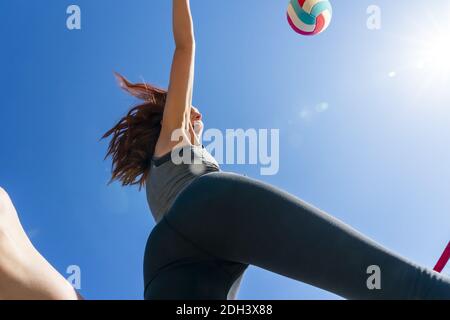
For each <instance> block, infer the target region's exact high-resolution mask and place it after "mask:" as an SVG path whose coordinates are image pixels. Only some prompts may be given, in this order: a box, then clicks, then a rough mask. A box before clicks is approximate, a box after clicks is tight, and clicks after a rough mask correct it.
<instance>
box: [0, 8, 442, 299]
mask: <svg viewBox="0 0 450 320" xmlns="http://www.w3.org/2000/svg"><path fill="white" fill-rule="evenodd" d="M170 2H171V1H168V0H133V1H118V0H108V1H106V0H96V1H90V0H75V1H66V0H60V1H52V0H39V1H28V0H4V1H1V2H0V16H1V19H0V39H2V44H1V50H0V61H1V71H2V76H1V79H0V84H1V105H0V120H1V125H0V150H1V151H0V185H1V186H2V187H4V188H5V189H6V190H7V191H8V192H9V193H10V195H11V197H12V198H13V200H14V202H15V204H16V207H17V209H18V211H19V214H20V217H21V219H22V221H23V224H24V226H25V228H26V230H27V232H28V234H29V235H30V237H31V239H32V241H33V243H34V244H35V245H36V247H37V248H38V249H39V250H40V251H41V252H42V253H43V255H45V256H46V257H47V258H48V260H49V261H50V262H51V263H52V264H54V265H55V267H56V268H57V269H58V270H59V271H60V272H61V273H63V274H65V272H66V268H67V267H68V266H69V265H78V266H80V268H81V272H82V282H81V285H82V289H81V293H82V294H83V295H85V297H87V298H90V299H109V298H112V299H141V298H142V296H143V293H142V292H143V281H142V257H143V251H144V246H145V242H146V239H147V236H148V234H149V232H150V231H151V229H152V227H153V226H154V222H153V220H152V218H151V215H150V212H149V210H148V207H147V203H146V198H145V193H144V192H138V190H137V188H121V187H120V186H119V185H118V184H113V185H111V186H107V185H106V184H107V181H108V179H109V173H110V162H109V161H103V157H104V154H105V150H106V142H104V141H99V138H100V137H101V135H102V133H104V132H105V131H106V130H107V129H109V127H110V126H111V125H112V124H113V123H114V122H115V121H117V120H118V119H119V117H120V116H121V115H123V114H124V113H125V112H126V111H127V109H128V108H129V107H130V106H131V105H132V104H133V103H135V102H136V101H135V100H133V98H131V97H128V96H126V95H125V94H124V93H122V92H121V91H120V90H119V89H118V88H117V86H116V82H115V79H114V78H113V75H112V72H113V71H114V70H115V71H119V72H121V73H122V74H124V75H125V76H127V77H129V79H130V80H132V81H140V80H142V79H145V80H146V81H148V82H152V83H154V84H157V85H160V86H164V87H165V86H167V83H168V77H169V70H170V63H171V58H172V52H173V42H172V37H171V21H170V18H171V11H170V8H171V6H170ZM191 2H192V12H193V16H194V20H195V27H196V38H197V61H196V83H195V93H194V104H195V105H196V106H197V107H198V108H199V109H200V110H201V111H202V113H203V115H204V119H205V123H206V127H207V128H219V129H222V130H225V129H227V128H243V129H248V128H256V129H259V128H267V129H271V128H275V129H280V170H279V173H278V174H277V175H274V176H260V175H259V167H258V166H255V165H245V166H243V165H226V166H224V169H225V170H227V171H236V172H239V173H245V174H247V175H249V176H251V177H254V178H257V179H261V180H264V181H266V182H269V183H272V184H274V185H276V186H278V187H280V188H282V189H285V190H287V191H288V192H290V193H292V194H294V195H296V196H298V197H300V198H302V199H304V200H306V201H308V202H310V203H312V204H314V205H315V206H317V207H320V208H321V209H323V210H325V211H327V212H329V213H331V214H333V215H335V216H336V217H338V218H339V219H341V220H343V221H345V222H346V223H348V224H350V225H352V226H353V227H355V228H356V229H358V230H359V231H361V232H363V233H365V234H366V235H368V236H369V237H371V238H373V239H375V240H376V241H378V242H379V243H381V244H383V245H385V246H387V247H389V248H390V249H392V250H394V251H396V252H398V253H400V254H401V255H403V256H406V257H408V258H410V259H412V260H414V261H416V262H418V263H420V264H423V265H425V266H428V267H432V266H433V265H434V263H435V262H436V260H437V258H438V257H439V255H440V253H441V251H442V250H443V248H444V246H445V245H446V244H447V242H448V241H449V240H450V197H449V190H450V166H449V163H450V148H449V143H450V125H449V124H450V109H449V108H450V91H448V87H449V84H450V81H449V79H450V77H449V76H448V74H449V73H448V71H449V70H450V68H449V65H450V64H449V62H448V61H447V57H448V56H450V49H449V45H448V44H447V45H445V41H448V39H449V35H450V34H449V32H450V28H449V26H448V23H449V22H448V21H450V19H449V14H450V6H449V3H448V1H446V0H434V1H410V0H397V1H391V0H370V1H367V0H352V1H332V4H333V7H334V16H333V21H332V23H331V26H330V28H329V29H328V30H327V31H326V32H325V33H323V34H321V35H319V36H316V37H311V38H307V37H304V36H300V35H297V34H296V33H294V32H293V31H292V30H291V29H290V27H289V26H288V24H287V21H286V17H285V14H286V9H287V3H288V1H278V0H260V1H257V2H255V1H241V0H228V1H200V0H192V1H191ZM70 4H77V5H79V6H80V8H81V17H82V29H81V30H73V31H69V30H68V29H67V28H66V18H67V14H66V8H67V7H68V6H69V5H70ZM369 5H377V6H379V7H380V9H381V18H382V20H381V29H380V30H369V29H368V28H367V25H366V22H367V19H368V17H369V15H368V14H367V13H366V10H367V8H368V6H369ZM442 35H444V37H442V38H441V36H442ZM447 53H449V54H448V55H447ZM318 106H319V107H318ZM448 270H449V269H447V272H448ZM239 298H240V299H336V298H338V297H336V296H334V295H333V294H330V293H327V292H324V291H322V290H319V289H316V288H313V287H310V286H307V285H304V284H302V283H299V282H296V281H294V280H291V279H288V278H285V277H282V276H279V275H277V274H273V273H270V272H268V271H265V270H262V269H259V268H256V267H250V268H249V270H248V271H247V273H246V276H245V278H244V281H243V283H242V287H241V290H240V295H239Z"/></svg>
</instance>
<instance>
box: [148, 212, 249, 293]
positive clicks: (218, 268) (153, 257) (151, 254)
mask: <svg viewBox="0 0 450 320" xmlns="http://www.w3.org/2000/svg"><path fill="white" fill-rule="evenodd" d="M247 267H248V266H247V265H244V264H241V263H238V262H234V261H227V260H224V259H221V258H218V257H215V256H214V255H211V254H209V253H208V252H205V251H204V250H202V249H201V248H199V247H197V246H196V245H195V244H193V243H192V242H190V240H189V239H187V238H185V237H184V236H182V235H181V234H179V233H178V232H177V231H176V230H175V229H173V228H172V227H171V225H170V224H169V223H168V221H167V220H166V219H165V218H163V219H162V220H161V221H160V222H159V223H158V224H157V225H156V226H155V228H154V229H153V230H152V232H151V234H150V236H149V239H148V242H147V246H146V250H145V257H144V280H145V281H144V282H145V299H148V300H161V299H163V300H166V299H183V300H196V299H208V300H211V299H227V298H230V294H232V293H233V292H231V291H233V290H231V289H236V288H235V287H236V286H233V284H235V283H236V282H237V280H238V278H239V277H240V276H241V275H242V274H243V272H244V271H245V269H246V268H247ZM231 298H233V297H231Z"/></svg>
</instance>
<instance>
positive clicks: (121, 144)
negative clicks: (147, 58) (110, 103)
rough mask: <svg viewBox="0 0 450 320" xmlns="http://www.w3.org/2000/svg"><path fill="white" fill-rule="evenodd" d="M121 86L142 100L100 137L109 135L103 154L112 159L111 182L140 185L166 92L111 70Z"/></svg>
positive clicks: (159, 120) (161, 114)
mask: <svg viewBox="0 0 450 320" xmlns="http://www.w3.org/2000/svg"><path fill="white" fill-rule="evenodd" d="M115 76H116V78H117V80H118V81H119V84H120V86H121V87H122V89H124V90H125V91H127V92H128V93H129V94H131V95H132V96H134V97H137V98H139V99H140V100H142V101H144V102H143V103H141V104H139V105H137V106H135V107H133V108H132V109H131V110H130V111H129V112H128V113H127V115H126V116H124V117H123V118H122V119H120V120H119V122H118V123H117V124H116V125H115V126H114V127H112V128H111V129H110V130H109V131H108V132H106V133H105V134H104V135H103V137H102V139H106V138H108V137H111V140H110V142H109V147H108V151H107V154H106V157H105V159H106V158H107V157H109V156H111V158H112V176H111V181H110V182H113V181H115V180H118V181H120V182H121V183H122V185H123V186H127V185H139V188H141V187H142V186H143V185H144V184H145V181H146V179H147V176H148V174H149V171H150V159H151V158H152V156H153V154H154V152H155V146H156V143H157V141H158V138H159V135H160V132H161V121H162V117H163V112H164V106H165V103H166V98H167V91H166V90H163V89H160V88H157V87H155V86H152V85H150V84H147V83H135V84H133V83H131V82H129V81H128V80H127V79H126V78H124V77H123V76H121V75H120V74H118V73H115Z"/></svg>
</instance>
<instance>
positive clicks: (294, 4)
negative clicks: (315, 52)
mask: <svg viewBox="0 0 450 320" xmlns="http://www.w3.org/2000/svg"><path fill="white" fill-rule="evenodd" d="M332 14H333V9H332V6H331V3H330V1H328V0H291V1H290V3H289V7H288V12H287V19H288V21H289V24H290V26H291V27H292V29H294V31H295V32H297V33H299V34H302V35H306V36H312V35H316V34H319V33H321V32H323V31H325V30H326V29H327V28H328V26H329V25H330V22H331V17H332Z"/></svg>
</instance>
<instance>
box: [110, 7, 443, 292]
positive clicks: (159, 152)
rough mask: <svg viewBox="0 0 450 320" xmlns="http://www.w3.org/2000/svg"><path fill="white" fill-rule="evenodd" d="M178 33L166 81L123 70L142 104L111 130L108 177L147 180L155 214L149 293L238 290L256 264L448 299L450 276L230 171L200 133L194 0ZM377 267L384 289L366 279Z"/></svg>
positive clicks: (332, 282)
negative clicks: (154, 82) (161, 84)
mask: <svg viewBox="0 0 450 320" xmlns="http://www.w3.org/2000/svg"><path fill="white" fill-rule="evenodd" d="M173 32H174V38H175V44H176V50H175V54H174V57H173V65H172V70H171V76H170V85H169V89H168V92H167V93H166V92H165V91H163V90H161V89H157V88H155V87H153V86H151V85H148V84H131V83H130V82H128V81H127V80H126V79H125V78H123V77H121V76H120V75H117V76H118V79H119V81H120V84H121V85H122V87H123V88H124V89H125V90H127V91H128V92H129V93H131V94H132V95H134V96H136V97H139V98H141V99H143V100H145V103H144V104H142V105H140V106H138V107H135V108H134V109H132V110H131V111H130V113H129V114H128V115H127V116H126V117H124V118H123V119H121V121H120V122H119V123H118V124H117V125H116V126H115V127H114V128H112V129H111V130H110V131H109V132H107V133H106V134H105V136H104V137H105V138H106V137H110V136H111V137H112V139H111V142H110V146H109V152H108V155H111V156H112V159H113V175H112V179H113V180H119V181H121V182H122V184H123V185H132V184H139V185H140V186H144V185H145V186H146V189H147V198H148V202H149V206H150V209H151V212H152V214H153V216H154V218H155V220H156V222H157V225H156V226H155V228H154V229H153V231H152V232H151V234H150V236H149V239H148V243H147V247H146V251H145V260H144V278H145V298H146V299H226V298H229V299H232V298H234V297H235V295H236V292H237V289H238V287H239V283H240V280H241V278H242V275H243V273H244V271H245V269H246V268H247V267H248V265H250V264H252V265H255V266H258V267H261V268H264V269H267V270H270V271H273V272H276V273H278V274H281V275H284V276H287V277H290V278H292V279H296V280H298V281H302V282H306V283H308V284H311V285H315V286H317V287H320V288H322V289H325V290H328V291H331V292H334V293H336V294H338V295H340V296H342V297H345V298H353V299H392V298H401V299H403V298H404V299H427V298H429V299H438V298H450V279H448V278H444V277H443V276H441V275H439V274H437V273H436V272H434V271H431V270H427V269H425V268H421V267H419V266H417V265H415V264H413V263H411V262H409V261H407V260H405V259H403V258H401V257H399V256H397V255H395V254H393V253H391V252H389V251H388V250H386V249H384V248H383V247H381V246H380V245H378V244H376V243H374V242H373V241H371V240H369V239H368V238H366V237H365V236H363V235H361V234H359V233H357V232H356V231H354V230H352V229H351V228H349V227H348V226H346V225H344V224H343V223H341V222H340V221H337V220H336V219H334V218H332V217H331V216H329V215H327V214H326V213H324V212H321V211H319V210H318V209H316V208H314V207H312V206H311V205H309V204H307V203H305V202H303V201H301V200H300V199H297V198H295V197H294V196H292V195H290V194H288V193H286V192H284V191H282V190H279V189H276V188H274V187H272V186H270V185H267V184H264V183H262V182H259V181H256V180H253V179H249V178H246V177H243V176H240V175H237V174H233V173H227V172H222V171H221V170H220V168H219V165H218V164H217V162H216V161H215V160H214V158H213V157H212V156H211V155H210V154H209V153H208V152H207V151H206V150H205V148H204V147H203V146H202V145H201V144H200V142H199V141H200V135H201V130H202V128H203V123H202V116H201V114H200V112H199V111H198V110H197V109H196V108H195V107H192V91H193V82H194V57H195V41H194V32H193V24H192V18H191V13H190V8H189V0H174V1H173ZM180 153H182V154H180ZM181 157H182V158H183V159H185V160H186V159H187V160H189V161H185V162H184V163H180V161H179V159H180V158H181ZM193 161H194V163H196V164H194V165H192V162H193ZM373 266H376V267H379V269H376V270H379V271H380V272H381V274H380V276H381V280H382V286H381V288H380V289H377V288H375V289H374V288H372V286H370V285H368V278H369V277H370V274H368V273H367V272H368V270H371V268H373ZM369 282H370V280H369ZM370 288H371V289H370Z"/></svg>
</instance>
